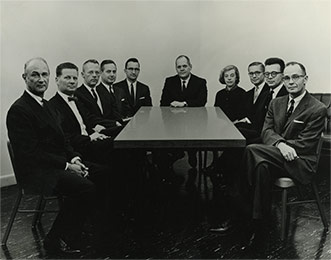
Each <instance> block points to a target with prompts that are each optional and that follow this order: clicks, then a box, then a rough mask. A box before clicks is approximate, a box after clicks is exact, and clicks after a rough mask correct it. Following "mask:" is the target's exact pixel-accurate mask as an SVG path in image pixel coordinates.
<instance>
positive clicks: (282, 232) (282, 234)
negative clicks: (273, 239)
mask: <svg viewBox="0 0 331 260" xmlns="http://www.w3.org/2000/svg"><path fill="white" fill-rule="evenodd" d="M286 210H287V190H286V189H283V191H282V217H281V230H280V239H281V240H282V241H283V240H285V233H286V215H287V214H286Z"/></svg>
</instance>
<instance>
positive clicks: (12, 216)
mask: <svg viewBox="0 0 331 260" xmlns="http://www.w3.org/2000/svg"><path fill="white" fill-rule="evenodd" d="M21 199H22V190H21V189H20V190H19V193H18V196H17V199H16V202H15V204H14V208H13V210H12V212H11V215H10V219H9V223H8V225H7V228H6V231H5V234H4V236H3V238H2V241H1V245H3V246H5V245H6V244H7V240H8V237H9V234H10V231H11V228H12V226H13V223H14V220H15V217H16V213H17V211H18V207H19V205H20V203H21Z"/></svg>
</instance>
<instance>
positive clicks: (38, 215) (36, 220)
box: [32, 195, 46, 228]
mask: <svg viewBox="0 0 331 260" xmlns="http://www.w3.org/2000/svg"><path fill="white" fill-rule="evenodd" d="M45 206H46V200H45V199H44V197H43V195H40V196H39V199H38V202H37V206H36V210H39V211H41V210H44V209H45ZM42 214H43V213H42V212H36V213H34V216H33V220H32V228H36V225H37V224H38V223H40V220H41V216H42Z"/></svg>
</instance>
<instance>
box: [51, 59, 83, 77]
mask: <svg viewBox="0 0 331 260" xmlns="http://www.w3.org/2000/svg"><path fill="white" fill-rule="evenodd" d="M64 69H74V70H76V71H77V72H78V67H77V66H76V65H75V64H73V63H71V62H64V63H61V64H60V65H58V66H57V67H56V77H59V76H61V75H62V70H64Z"/></svg>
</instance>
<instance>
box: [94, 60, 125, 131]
mask: <svg viewBox="0 0 331 260" xmlns="http://www.w3.org/2000/svg"><path fill="white" fill-rule="evenodd" d="M100 70H101V76H100V79H101V80H100V84H99V85H98V86H97V87H96V91H97V93H98V95H99V97H100V99H101V105H102V108H103V114H102V117H103V118H107V119H112V120H115V121H117V122H119V123H120V124H121V125H123V124H124V122H126V121H128V120H127V119H125V118H124V116H123V115H122V114H121V113H120V106H119V102H120V100H121V99H120V98H121V97H124V93H123V92H124V91H123V90H122V89H121V88H117V89H116V93H115V90H114V86H113V84H114V83H115V81H116V73H117V66H116V63H115V62H114V61H113V60H103V61H102V62H101V64H100ZM118 92H119V93H118ZM117 96H118V98H117Z"/></svg>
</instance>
